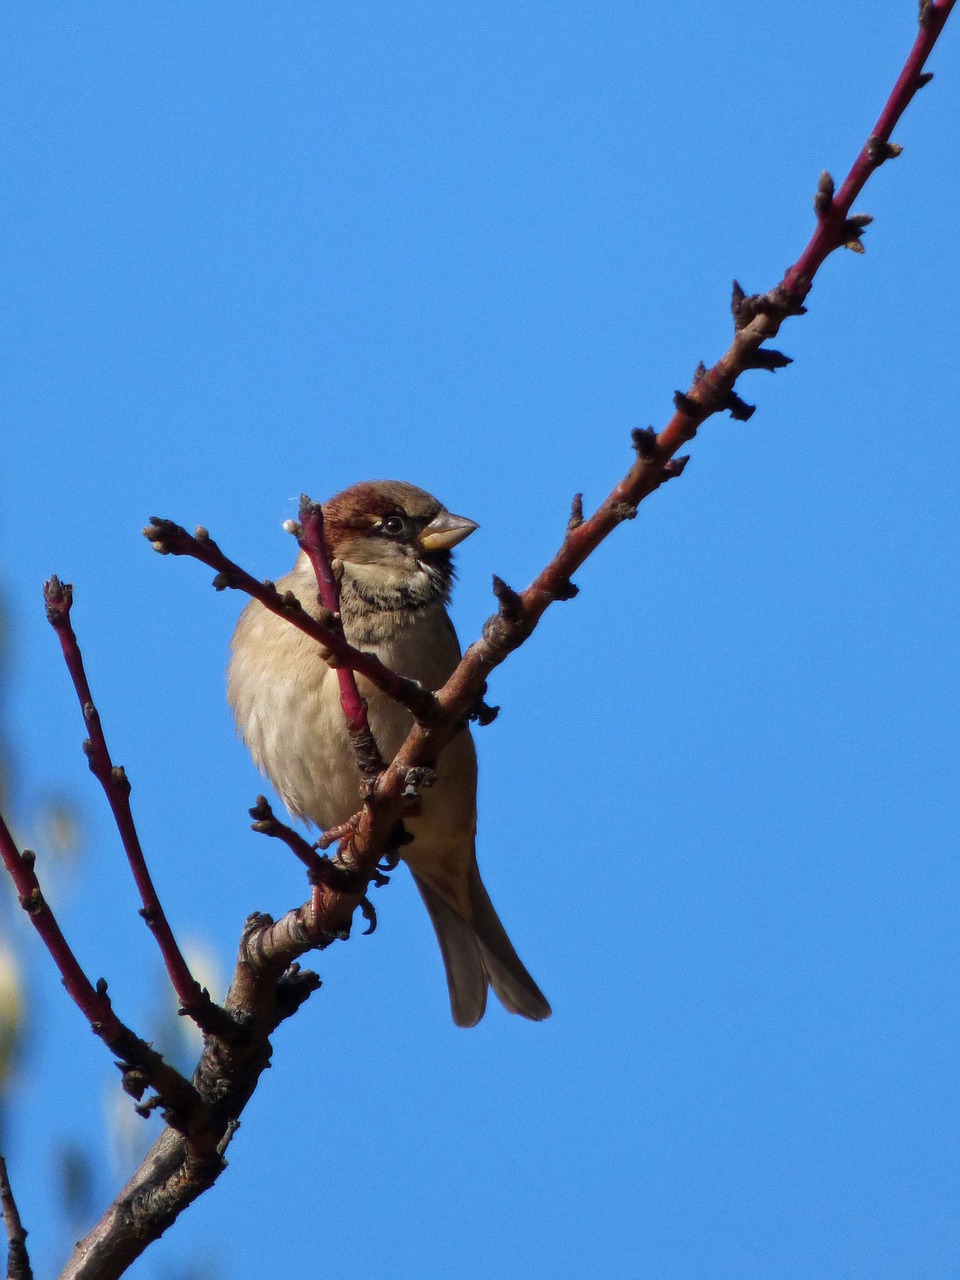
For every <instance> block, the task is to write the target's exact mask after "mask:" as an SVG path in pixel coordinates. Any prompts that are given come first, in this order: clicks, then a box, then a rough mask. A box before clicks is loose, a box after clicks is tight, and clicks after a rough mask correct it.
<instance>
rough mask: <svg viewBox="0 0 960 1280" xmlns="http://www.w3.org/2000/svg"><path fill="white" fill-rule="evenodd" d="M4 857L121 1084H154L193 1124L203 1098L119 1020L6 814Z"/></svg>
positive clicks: (172, 1117)
mask: <svg viewBox="0 0 960 1280" xmlns="http://www.w3.org/2000/svg"><path fill="white" fill-rule="evenodd" d="M0 859H2V861H3V864H4V866H5V867H6V869H7V871H8V872H9V874H10V878H11V880H12V881H13V884H14V887H15V889H16V891H17V896H18V898H19V900H20V905H21V907H23V909H24V911H25V912H26V913H27V916H28V917H29V919H30V923H31V924H32V925H33V927H34V928H35V929H36V931H37V933H38V934H39V935H40V938H41V939H42V941H43V943H44V945H45V946H46V948H47V950H48V951H49V952H50V955H51V958H52V959H53V962H54V964H55V965H56V966H57V968H58V969H59V970H60V976H61V977H62V978H63V985H64V986H65V987H66V989H67V994H68V995H69V996H70V998H71V1000H73V1002H74V1004H75V1005H76V1006H77V1008H78V1009H79V1010H80V1012H81V1013H82V1014H83V1016H84V1017H85V1018H86V1019H87V1021H88V1022H89V1023H90V1028H91V1030H92V1031H93V1032H94V1034H95V1035H98V1036H99V1037H100V1039H101V1040H102V1041H103V1042H104V1044H105V1045H107V1046H108V1048H109V1049H111V1050H112V1052H113V1053H115V1054H116V1055H117V1057H118V1058H119V1059H120V1061H119V1062H118V1063H117V1065H118V1067H119V1068H120V1070H121V1071H122V1073H123V1087H124V1088H125V1089H126V1091H127V1092H128V1093H129V1094H131V1095H132V1096H133V1097H134V1098H137V1099H138V1100H139V1099H140V1098H142V1097H143V1095H144V1093H145V1092H146V1091H147V1089H148V1088H152V1089H153V1090H154V1091H155V1092H156V1095H157V1099H158V1100H159V1103H160V1105H161V1106H163V1107H164V1117H165V1119H166V1120H167V1122H168V1123H169V1124H171V1125H172V1126H173V1127H174V1128H177V1129H184V1130H185V1129H189V1128H190V1127H191V1126H192V1125H194V1124H195V1122H196V1120H197V1116H198V1108H199V1103H200V1098H199V1096H198V1094H197V1092H196V1090H195V1089H194V1088H193V1086H192V1085H191V1084H189V1083H188V1081H187V1080H185V1079H184V1077H183V1076H182V1075H180V1073H179V1071H176V1070H175V1069H174V1068H173V1067H171V1066H170V1065H169V1063H166V1062H164V1060H163V1058H162V1057H161V1056H160V1054H159V1053H157V1052H156V1050H155V1049H152V1048H151V1047H150V1045H148V1044H147V1042H146V1041H145V1040H141V1039H140V1037H139V1036H137V1035H135V1034H134V1032H132V1031H131V1030H130V1028H129V1027H127V1026H125V1025H124V1023H122V1022H121V1021H120V1019H119V1018H118V1017H117V1015H116V1014H115V1013H114V1011H113V1006H112V1004H111V1001H110V997H109V996H108V995H107V984H106V982H105V981H104V980H103V978H101V979H100V980H99V981H98V982H97V984H96V986H94V984H93V983H92V982H91V981H90V979H89V978H88V977H87V975H86V974H85V973H84V971H83V969H82V968H81V967H80V962H79V961H78V960H77V958H76V956H75V955H74V954H73V951H72V949H71V947H70V944H69V943H68V942H67V940H66V938H65V937H64V936H63V931H62V930H61V928H60V926H59V924H58V923H57V920H56V917H55V916H54V914H53V912H52V911H51V910H50V906H49V904H48V903H47V901H46V899H45V898H44V896H43V893H42V891H41V889H40V882H39V880H38V879H37V874H36V871H35V870H34V864H35V862H36V857H35V855H34V854H33V853H32V852H31V851H30V850H29V849H24V850H23V851H22V852H21V850H20V849H19V848H18V847H17V844H16V842H15V840H14V839H13V836H12V835H11V834H10V830H9V828H8V827H7V824H6V822H4V820H3V817H2V816H0ZM153 1107H154V1103H153V1102H151V1101H148V1102H146V1103H143V1104H142V1105H141V1106H140V1107H139V1110H140V1111H141V1112H143V1113H144V1114H147V1113H148V1112H149V1111H151V1110H153Z"/></svg>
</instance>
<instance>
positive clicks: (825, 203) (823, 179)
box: [813, 169, 836, 221]
mask: <svg viewBox="0 0 960 1280" xmlns="http://www.w3.org/2000/svg"><path fill="white" fill-rule="evenodd" d="M835 190H836V185H835V183H834V181H833V178H831V176H830V174H829V173H827V171H826V169H824V171H823V173H821V175H820V181H819V182H818V183H817V192H816V195H815V196H814V197H813V210H814V213H816V215H817V217H818V218H820V220H821V221H822V220H823V219H824V218H825V217H826V216H827V214H828V213H829V212H830V210H831V209H832V208H833V195H834V192H835Z"/></svg>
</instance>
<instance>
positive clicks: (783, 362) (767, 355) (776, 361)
mask: <svg viewBox="0 0 960 1280" xmlns="http://www.w3.org/2000/svg"><path fill="white" fill-rule="evenodd" d="M788 364H793V358H792V357H791V356H785V355H784V354H783V352H782V351H774V349H773V348H772V347H757V349H756V351H754V352H753V354H752V355H750V356H748V357H747V359H746V361H745V362H744V367H745V368H747V369H766V370H767V371H768V372H770V373H774V372H776V370H777V369H785V368H786V367H787V365H788Z"/></svg>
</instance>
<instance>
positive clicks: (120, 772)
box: [110, 764, 133, 796]
mask: <svg viewBox="0 0 960 1280" xmlns="http://www.w3.org/2000/svg"><path fill="white" fill-rule="evenodd" d="M110 781H111V782H112V783H113V785H114V786H115V787H116V788H117V790H118V791H122V792H123V794H124V795H125V796H128V795H129V794H130V792H131V790H132V789H133V787H132V784H131V782H130V779H129V778H128V777H127V771H126V769H125V768H124V767H123V765H122V764H115V765H114V766H113V768H112V769H111V770H110Z"/></svg>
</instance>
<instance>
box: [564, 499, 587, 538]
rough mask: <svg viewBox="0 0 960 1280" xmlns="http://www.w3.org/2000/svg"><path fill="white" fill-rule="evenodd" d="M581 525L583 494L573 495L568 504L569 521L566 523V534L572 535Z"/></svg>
mask: <svg viewBox="0 0 960 1280" xmlns="http://www.w3.org/2000/svg"><path fill="white" fill-rule="evenodd" d="M582 524H583V494H582V493H575V494H574V495H573V501H572V502H571V503H570V519H569V520H568V521H567V533H573V531H574V529H579V528H580V526H581V525H582Z"/></svg>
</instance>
